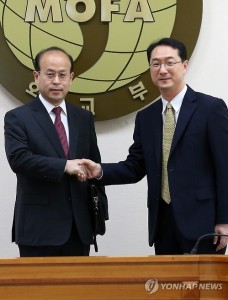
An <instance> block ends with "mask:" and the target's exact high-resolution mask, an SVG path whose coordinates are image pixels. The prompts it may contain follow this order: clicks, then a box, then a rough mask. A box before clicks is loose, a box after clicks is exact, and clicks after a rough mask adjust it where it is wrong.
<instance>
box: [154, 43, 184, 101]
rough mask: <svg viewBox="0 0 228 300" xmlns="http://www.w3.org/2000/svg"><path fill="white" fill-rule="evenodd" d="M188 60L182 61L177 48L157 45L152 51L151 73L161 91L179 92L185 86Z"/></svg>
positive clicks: (174, 93)
mask: <svg viewBox="0 0 228 300" xmlns="http://www.w3.org/2000/svg"><path fill="white" fill-rule="evenodd" d="M187 67H188V61H187V60H186V61H184V62H182V61H181V58H180V56H179V54H178V50H177V49H173V48H172V47H170V46H157V47H156V48H155V49H154V50H153V51H152V53H151V58H150V74H151V78H152V81H153V83H154V84H155V85H156V86H158V88H159V90H160V92H161V93H162V94H163V93H171V94H173V96H175V95H176V94H178V93H179V92H180V91H181V90H182V89H183V87H184V85H185V81H184V75H185V73H186V71H187Z"/></svg>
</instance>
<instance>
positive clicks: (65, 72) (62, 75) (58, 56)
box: [34, 50, 74, 105]
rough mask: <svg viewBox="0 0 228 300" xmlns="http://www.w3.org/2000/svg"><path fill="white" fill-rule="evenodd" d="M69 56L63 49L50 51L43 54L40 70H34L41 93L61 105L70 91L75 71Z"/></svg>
mask: <svg viewBox="0 0 228 300" xmlns="http://www.w3.org/2000/svg"><path fill="white" fill-rule="evenodd" d="M70 68H71V63H70V60H69V58H68V56H67V55H66V54H65V53H63V52H61V51H56V50H53V51H48V52H46V53H44V54H43V55H42V56H41V59H40V72H37V71H34V78H35V82H36V84H37V85H38V88H39V91H40V93H41V95H42V96H43V97H44V98H45V99H46V100H47V101H48V102H50V103H52V104H54V105H59V104H60V103H61V102H62V100H63V99H64V98H65V96H66V94H67V93H68V90H69V87H70V85H71V83H72V79H73V75H74V74H73V73H70Z"/></svg>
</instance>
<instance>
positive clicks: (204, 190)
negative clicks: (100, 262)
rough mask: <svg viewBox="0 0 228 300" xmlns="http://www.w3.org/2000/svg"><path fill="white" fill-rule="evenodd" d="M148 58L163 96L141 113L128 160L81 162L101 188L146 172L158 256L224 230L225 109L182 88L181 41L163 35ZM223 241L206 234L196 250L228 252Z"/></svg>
mask: <svg viewBox="0 0 228 300" xmlns="http://www.w3.org/2000/svg"><path fill="white" fill-rule="evenodd" d="M147 55H148V61H149V64H150V72H151V78H152V81H153V82H154V84H155V85H157V86H158V88H159V90H160V92H161V98H160V99H159V100H158V101H156V102H154V103H153V104H151V105H150V106H149V107H147V108H145V109H143V110H142V111H140V112H138V114H137V116H136V122H135V130H134V136H133V138H134V143H133V144H132V146H131V147H130V148H129V155H128V157H127V159H126V160H125V161H121V162H119V163H113V164H102V168H101V165H100V164H97V163H93V162H91V161H90V160H83V162H84V164H85V166H86V167H87V168H88V169H89V171H90V178H91V177H94V176H95V177H101V178H100V179H101V181H100V182H102V184H105V185H110V184H128V183H135V182H138V181H139V180H141V179H142V178H143V177H144V176H145V175H146V176H147V181H148V211H149V244H150V246H152V245H153V244H154V245H155V253H156V254H183V253H189V252H190V251H191V249H192V248H193V246H194V245H195V243H196V241H197V239H198V238H199V237H200V236H202V235H205V234H208V233H216V234H228V157H227V154H228V110H227V107H226V105H225V103H224V101H223V100H221V99H218V98H215V97H212V96H209V95H205V94H202V93H198V92H195V91H194V90H193V89H191V88H190V87H189V86H187V85H186V83H185V80H184V75H185V73H186V71H187V68H188V61H187V51H186V48H185V46H184V45H183V43H182V42H180V41H177V40H174V39H171V38H164V39H161V40H160V41H158V42H156V43H153V44H151V45H150V46H149V48H148V50H147ZM167 104H172V106H170V105H168V108H169V109H171V110H170V111H171V113H172V115H173V119H174V120H173V121H174V133H173V137H172V139H171V145H170V149H169V150H168V158H167V161H166V167H165V168H164V171H163V168H162V165H163V160H164V158H165V155H166V154H165V149H166V147H167V145H166V143H165V142H164V141H163V140H165V138H167V137H166V134H167V131H166V130H165V125H166V119H168V108H167V110H166V105H167ZM166 111H167V112H166ZM167 122H168V121H167ZM169 122H170V121H169ZM175 123H176V124H175ZM165 132H166V133H165ZM166 150H167V149H166ZM165 172H166V173H167V182H168V184H167V189H166V192H163V181H165V180H164V177H165V176H164V174H163V173H165ZM102 173H103V174H102ZM166 194H167V195H168V198H169V199H166V198H167V197H166ZM226 245H227V237H225V236H223V237H221V238H220V239H219V238H218V237H215V238H214V239H205V240H202V242H201V243H200V245H199V248H198V253H225V250H226Z"/></svg>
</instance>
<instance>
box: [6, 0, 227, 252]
mask: <svg viewBox="0 0 228 300" xmlns="http://www.w3.org/2000/svg"><path fill="white" fill-rule="evenodd" d="M203 5H204V11H203V21H202V27H201V32H200V36H199V40H198V43H197V46H196V48H195V51H194V53H193V55H192V57H191V61H190V67H189V71H188V74H187V75H186V81H187V83H188V84H189V85H190V86H191V87H192V88H194V89H195V90H198V91H201V92H204V93H207V94H211V95H214V96H218V97H221V98H223V99H224V100H225V101H226V103H227V104H228V91H227V88H226V87H227V84H228V59H227V54H228V30H227V25H228V21H227V12H228V1H227V0H204V1H203ZM192 21H193V22H194V16H193V17H192ZM0 99H1V105H0V122H1V124H0V127H1V128H2V130H1V131H0V146H1V147H0V157H1V160H0V167H1V173H0V190H1V198H0V257H15V256H18V250H17V246H16V245H14V244H12V243H11V224H12V218H13V206H14V199H15V190H16V180H15V175H14V174H13V172H12V171H11V170H10V168H9V166H8V163H7V161H6V157H5V152H4V132H3V118H4V115H5V113H6V112H7V111H8V110H10V109H12V108H14V107H17V106H19V105H21V103H20V102H19V101H17V100H16V99H15V98H14V97H13V96H11V95H10V94H9V93H8V92H7V91H6V90H5V89H4V88H3V87H1V86H0ZM135 115H136V113H132V114H130V115H128V116H124V117H121V118H118V119H114V120H110V121H104V122H97V123H96V130H97V136H98V143H99V148H100V151H101V155H102V161H103V162H116V161H119V160H123V159H125V157H126V155H127V153H128V148H129V146H130V145H131V143H132V134H133V129H134V119H135ZM106 191H107V194H108V197H109V207H110V220H109V221H108V222H107V233H106V235H105V236H104V237H98V243H99V253H98V255H105V256H108V255H112V256H139V255H150V254H153V253H154V251H153V248H150V247H149V246H148V231H147V208H146V197H147V196H146V194H147V186H146V181H145V179H144V180H143V181H141V182H140V183H137V184H135V185H127V186H110V187H106ZM91 255H95V253H94V251H93V250H92V252H91Z"/></svg>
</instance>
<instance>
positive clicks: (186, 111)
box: [170, 87, 197, 154]
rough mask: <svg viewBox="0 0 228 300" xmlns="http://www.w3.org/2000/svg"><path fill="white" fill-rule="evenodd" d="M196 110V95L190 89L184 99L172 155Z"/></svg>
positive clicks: (174, 137)
mask: <svg viewBox="0 0 228 300" xmlns="http://www.w3.org/2000/svg"><path fill="white" fill-rule="evenodd" d="M196 108H197V101H196V94H195V92H194V91H193V90H192V89H191V88H189V87H188V89H187V92H186V94H185V97H184V99H183V103H182V105H181V109H180V114H179V117H178V120H177V125H176V129H175V132H174V136H173V142H172V147H171V150H170V154H171V153H172V151H173V150H174V149H175V147H176V145H177V144H178V142H179V140H180V138H181V136H182V135H183V133H184V131H185V129H186V127H187V125H188V123H189V121H190V120H191V117H192V115H193V113H194V111H195V109H196Z"/></svg>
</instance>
